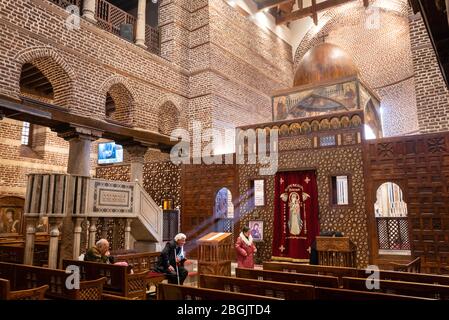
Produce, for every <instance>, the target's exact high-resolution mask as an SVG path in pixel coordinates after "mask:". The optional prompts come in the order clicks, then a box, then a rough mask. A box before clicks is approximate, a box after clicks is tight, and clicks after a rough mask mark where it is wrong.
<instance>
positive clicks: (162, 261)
mask: <svg viewBox="0 0 449 320" xmlns="http://www.w3.org/2000/svg"><path fill="white" fill-rule="evenodd" d="M185 243H186V235H185V234H183V233H179V234H177V235H176V237H175V239H174V240H172V241H170V242H167V244H166V245H165V248H164V250H162V252H161V255H160V256H159V260H158V263H157V271H158V272H163V273H165V274H166V276H167V279H168V283H173V284H178V275H179V284H183V283H184V280H185V279H186V278H187V275H188V274H189V272H188V271H187V270H186V269H185V268H184V262H185V261H186V260H187V259H186V258H185V254H184V244H185ZM177 272H178V273H177Z"/></svg>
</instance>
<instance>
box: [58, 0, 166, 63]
mask: <svg viewBox="0 0 449 320" xmlns="http://www.w3.org/2000/svg"><path fill="white" fill-rule="evenodd" d="M50 1H51V2H53V3H54V4H56V5H58V6H60V7H62V8H64V9H65V8H67V6H69V5H76V6H78V7H79V8H80V15H81V14H82V6H83V0H50ZM95 19H96V20H97V26H98V27H100V28H101V29H104V30H106V31H109V32H111V33H113V34H115V35H117V36H119V37H122V38H124V39H127V40H129V41H131V42H134V40H135V37H136V25H137V18H136V17H134V16H133V15H131V14H129V13H128V12H126V11H124V10H122V9H120V8H119V7H116V6H114V5H113V4H111V3H109V2H108V1H106V0H97V7H96V13H95ZM124 25H129V26H130V30H129V31H131V32H127V31H128V30H125V29H123V26H124ZM145 45H146V46H147V48H148V51H150V52H151V53H154V54H157V55H159V54H160V32H159V28H154V27H151V26H149V25H145Z"/></svg>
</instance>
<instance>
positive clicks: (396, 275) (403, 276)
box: [263, 262, 449, 285]
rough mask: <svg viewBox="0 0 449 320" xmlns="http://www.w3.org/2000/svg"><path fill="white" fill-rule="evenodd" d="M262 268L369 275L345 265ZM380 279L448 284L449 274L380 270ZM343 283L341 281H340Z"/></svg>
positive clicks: (265, 265)
mask: <svg viewBox="0 0 449 320" xmlns="http://www.w3.org/2000/svg"><path fill="white" fill-rule="evenodd" d="M263 268H264V270H276V271H284V272H285V271H288V272H292V271H293V270H294V271H296V272H298V273H309V274H323V275H333V276H335V277H339V278H340V280H341V278H342V277H353V278H367V277H368V276H369V274H368V273H366V270H365V269H356V268H345V267H331V266H315V265H303V264H292V263H279V262H264V263H263ZM380 279H382V280H397V281H406V282H418V283H431V284H441V285H449V276H443V275H436V274H425V273H410V272H399V271H389V270H380ZM340 284H341V285H343V283H342V282H341V283H340Z"/></svg>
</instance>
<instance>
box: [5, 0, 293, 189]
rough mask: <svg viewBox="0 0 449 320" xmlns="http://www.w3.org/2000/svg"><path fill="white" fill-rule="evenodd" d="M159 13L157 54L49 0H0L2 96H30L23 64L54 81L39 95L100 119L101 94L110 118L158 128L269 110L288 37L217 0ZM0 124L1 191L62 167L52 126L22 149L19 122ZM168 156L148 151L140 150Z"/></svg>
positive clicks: (249, 118)
mask: <svg viewBox="0 0 449 320" xmlns="http://www.w3.org/2000/svg"><path fill="white" fill-rule="evenodd" d="M159 15H160V16H159V21H160V27H161V43H162V44H161V56H160V57H159V56H156V55H154V54H151V53H149V52H148V51H146V50H144V49H142V48H139V47H137V46H135V45H134V44H132V43H129V42H128V41H126V40H123V39H121V38H119V37H117V36H115V35H113V34H111V33H109V32H107V31H104V30H102V29H100V28H98V27H97V26H95V25H93V24H92V23H90V22H88V21H86V20H84V19H81V24H80V29H79V30H76V29H75V30H68V29H67V28H66V26H65V22H66V19H67V17H68V13H67V12H66V11H65V10H64V9H62V8H60V7H59V6H57V5H55V4H53V3H52V2H51V1H46V0H18V1H1V2H0V42H1V43H2V45H1V46H0V95H5V96H7V97H11V98H18V97H19V96H20V95H29V94H25V93H23V92H21V88H20V75H21V71H22V66H23V65H24V64H25V63H31V64H33V65H34V66H35V67H37V68H38V69H39V70H40V71H41V72H42V73H43V74H44V75H45V76H46V77H47V79H48V80H49V82H50V83H51V84H52V87H53V90H54V99H53V100H52V101H48V99H43V98H39V99H40V100H42V101H43V102H46V103H54V104H56V105H59V106H61V107H64V108H66V109H67V110H68V111H70V112H71V113H73V114H76V115H82V116H87V117H90V118H95V119H99V120H106V118H107V116H106V108H105V107H106V105H105V104H106V96H107V94H109V95H110V96H111V98H112V99H113V101H114V105H115V112H114V113H112V114H111V115H110V118H111V119H112V120H115V121H120V122H122V123H123V124H125V125H127V126H131V127H134V128H140V129H145V130H150V131H156V132H157V131H159V132H163V133H165V134H169V133H170V132H171V130H172V129H173V128H175V127H183V128H188V127H189V122H190V120H199V121H201V122H202V123H203V126H204V127H207V126H212V124H213V122H214V119H215V120H217V119H223V121H222V122H224V123H226V124H230V125H231V126H234V125H241V124H248V123H254V122H259V121H267V120H269V119H271V112H270V108H271V107H270V104H271V103H270V98H269V95H270V91H271V90H273V89H278V88H281V87H285V86H290V84H291V79H292V70H291V69H292V68H291V66H292V62H291V61H292V58H291V47H290V46H289V45H287V44H286V43H285V42H284V41H282V40H280V39H278V38H277V37H276V36H275V35H274V34H272V33H270V32H269V31H267V30H262V29H260V28H259V27H257V26H256V25H255V24H254V23H253V22H252V21H250V20H249V19H248V18H245V17H243V16H241V15H240V14H239V13H238V12H237V11H236V10H235V9H233V8H232V7H230V6H228V5H227V4H225V3H224V2H223V1H222V0H195V1H187V0H163V1H161V3H160V13H159ZM279 56H280V57H282V59H279ZM32 98H37V97H35V96H33V97H32ZM13 123H14V124H13ZM215 123H217V122H216V121H215ZM11 126H13V127H14V128H11ZM0 130H1V135H0V137H1V139H2V141H4V139H11V140H14V142H13V143H12V144H11V143H9V142H2V143H1V144H0V159H1V166H2V169H3V170H2V173H1V174H2V178H1V179H0V190H1V191H0V194H3V193H7V194H17V195H24V193H25V173H27V172H31V171H58V172H60V171H62V172H64V171H65V167H66V164H67V156H68V143H66V142H65V141H64V140H62V139H60V138H58V137H57V135H56V133H53V132H51V131H50V130H49V129H48V128H47V129H45V128H41V129H40V131H39V132H40V133H36V134H35V135H36V137H35V140H34V142H33V143H34V144H35V145H34V146H32V148H30V149H31V150H29V151H30V152H27V154H28V156H26V157H23V156H21V155H20V152H21V149H23V147H21V146H20V131H21V123H19V122H10V121H9V120H3V121H0ZM10 136H11V137H10ZM8 141H9V140H8ZM11 145H13V147H11ZM96 149H97V145H96V144H93V146H92V153H93V154H92V155H91V158H92V165H93V168H94V167H95V164H96ZM31 151H32V152H31ZM30 154H33V156H32V157H30V156H29V155H30ZM167 158H168V155H167V154H161V153H159V152H157V151H154V150H153V151H149V152H148V153H147V155H146V158H145V159H146V162H158V161H161V160H167ZM125 160H126V159H125ZM111 178H113V176H111ZM12 188H16V189H12Z"/></svg>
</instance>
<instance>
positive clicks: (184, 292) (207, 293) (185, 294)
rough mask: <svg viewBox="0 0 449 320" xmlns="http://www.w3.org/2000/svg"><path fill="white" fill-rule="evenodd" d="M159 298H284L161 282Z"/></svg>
mask: <svg viewBox="0 0 449 320" xmlns="http://www.w3.org/2000/svg"><path fill="white" fill-rule="evenodd" d="M157 299H158V300H282V299H278V298H274V297H265V296H259V295H254V294H247V293H236V292H228V291H221V290H214V289H204V288H195V287H189V286H178V285H176V284H168V283H159V285H158V295H157Z"/></svg>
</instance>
